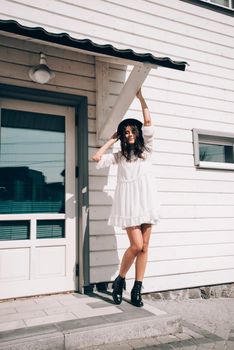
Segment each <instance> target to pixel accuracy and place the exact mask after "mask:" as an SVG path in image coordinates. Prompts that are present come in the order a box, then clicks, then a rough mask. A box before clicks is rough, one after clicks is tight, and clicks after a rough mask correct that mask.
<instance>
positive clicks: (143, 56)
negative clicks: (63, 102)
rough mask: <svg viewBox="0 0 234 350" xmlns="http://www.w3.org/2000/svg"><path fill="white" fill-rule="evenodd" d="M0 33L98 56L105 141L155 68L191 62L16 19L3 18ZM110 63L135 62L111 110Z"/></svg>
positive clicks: (101, 134)
mask: <svg viewBox="0 0 234 350" xmlns="http://www.w3.org/2000/svg"><path fill="white" fill-rule="evenodd" d="M0 34H2V35H6V36H14V37H19V38H21V39H25V40H27V39H30V40H31V41H34V42H40V43H42V42H43V43H48V45H53V46H60V47H61V46H62V47H63V48H67V49H70V50H75V51H79V52H82V53H84V54H90V55H95V56H96V79H97V140H98V143H99V144H102V142H103V141H104V140H105V139H106V138H107V137H108V136H109V134H108V130H110V129H112V130H114V128H116V125H117V124H118V123H119V121H120V120H121V118H122V116H123V115H124V114H125V113H126V111H127V109H128V107H129V106H130V104H131V103H132V101H133V99H134V97H135V94H136V92H137V91H138V89H139V88H140V87H141V86H142V84H143V82H144V80H145V79H146V77H147V75H148V74H149V72H150V69H151V68H157V67H158V66H159V67H165V68H171V69H176V70H181V71H184V70H185V68H186V64H187V63H186V62H184V61H174V60H172V59H171V58H169V57H156V56H154V55H152V54H151V53H137V52H135V51H133V50H132V49H118V48H116V47H114V46H113V45H111V44H105V45H101V44H97V43H94V42H93V41H92V40H90V39H77V38H74V37H71V36H70V35H69V33H59V34H58V33H51V32H48V31H47V30H45V29H44V28H42V27H28V26H25V25H22V24H20V23H18V22H17V21H14V20H0ZM110 63H115V64H121V65H124V64H126V65H132V66H133V69H132V72H131V74H130V75H129V77H128V79H127V81H126V82H125V84H124V86H123V88H122V90H121V92H120V94H119V96H118V98H117V100H116V102H115V104H114V106H113V108H112V109H111V110H109V109H108V107H107V105H108V102H107V101H108V95H109V89H108V85H109V84H108V81H107V80H108V70H109V64H110Z"/></svg>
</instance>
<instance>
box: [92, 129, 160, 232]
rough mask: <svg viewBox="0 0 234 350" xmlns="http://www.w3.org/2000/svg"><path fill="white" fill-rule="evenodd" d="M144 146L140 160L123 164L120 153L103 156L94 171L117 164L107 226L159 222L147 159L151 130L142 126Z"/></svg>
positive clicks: (123, 226) (152, 134)
mask: <svg viewBox="0 0 234 350" xmlns="http://www.w3.org/2000/svg"><path fill="white" fill-rule="evenodd" d="M142 133H143V137H144V141H145V146H146V147H147V150H148V151H144V153H143V156H144V159H141V158H135V159H134V160H132V161H127V160H126V158H125V157H124V156H122V154H121V151H119V152H117V153H109V154H104V155H103V156H102V157H101V160H100V161H99V162H98V163H97V165H96V168H97V169H101V168H105V167H109V166H110V165H112V164H117V165H118V173H117V186H116V189H115V194H114V199H113V205H112V210H111V215H110V218H109V221H108V225H111V226H119V227H122V228H126V227H132V226H138V225H141V224H144V223H145V224H146V223H148V224H156V223H157V220H158V219H159V198H158V193H157V188H156V181H155V179H154V175H153V170H152V162H151V156H152V151H153V138H154V127H153V126H143V127H142Z"/></svg>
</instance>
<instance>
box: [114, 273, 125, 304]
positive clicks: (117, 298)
mask: <svg viewBox="0 0 234 350" xmlns="http://www.w3.org/2000/svg"><path fill="white" fill-rule="evenodd" d="M112 288H113V292H112V298H113V300H114V302H115V304H121V302H122V294H123V289H126V282H125V278H122V277H121V276H118V277H116V279H115V280H114V283H113V285H112Z"/></svg>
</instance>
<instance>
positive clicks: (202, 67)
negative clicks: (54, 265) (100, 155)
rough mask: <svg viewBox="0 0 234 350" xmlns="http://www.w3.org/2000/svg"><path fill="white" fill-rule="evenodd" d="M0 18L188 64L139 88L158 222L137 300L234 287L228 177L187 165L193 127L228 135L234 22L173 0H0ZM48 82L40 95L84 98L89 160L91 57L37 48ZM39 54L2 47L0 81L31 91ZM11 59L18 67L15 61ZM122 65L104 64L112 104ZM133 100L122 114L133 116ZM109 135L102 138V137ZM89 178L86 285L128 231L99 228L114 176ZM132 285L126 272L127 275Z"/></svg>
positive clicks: (113, 268)
mask: <svg viewBox="0 0 234 350" xmlns="http://www.w3.org/2000/svg"><path fill="white" fill-rule="evenodd" d="M0 17H1V18H3V19H4V18H5V19H9V18H11V19H16V20H18V21H19V22H20V23H22V24H25V25H29V26H35V25H40V26H43V27H44V28H45V29H47V30H48V31H51V32H56V33H60V32H68V33H69V34H70V35H71V36H74V37H77V38H90V39H92V40H93V41H94V42H97V43H101V44H107V43H111V44H113V45H114V46H116V47H118V48H132V49H134V50H135V51H137V52H151V53H152V54H155V55H156V56H169V57H171V58H172V59H175V60H186V61H188V63H189V67H188V68H187V70H186V71H185V72H181V71H176V70H171V69H164V68H158V69H157V70H154V69H153V70H151V73H150V75H149V76H148V78H147V79H146V81H145V83H144V87H143V92H144V95H145V97H146V99H147V103H148V105H149V108H150V110H151V114H152V117H153V122H154V125H155V128H156V136H155V143H154V169H155V177H156V178H157V181H158V190H159V195H160V200H161V204H162V205H161V220H160V222H159V223H158V225H156V226H154V228H153V235H152V239H151V246H150V254H149V264H148V266H147V270H146V277H145V281H144V292H149V291H157V290H166V289H176V288H185V287H193V286H198V285H206V284H217V283H225V282H233V277H232V276H233V273H234V229H233V227H234V214H233V213H234V173H233V171H224V170H214V171H212V170H211V169H209V170H197V169H195V167H194V158H193V144H192V129H193V128H198V129H207V130H213V131H222V132H234V119H233V112H234V102H233V93H234V87H233V80H234V69H233V68H234V41H233V36H234V27H233V18H232V17H229V16H226V15H224V14H221V13H216V12H214V11H210V10H208V9H205V8H201V7H198V6H195V5H192V4H189V3H185V2H183V1H179V0H174V1H169V2H165V0H155V1H148V0H129V1H127V2H126V1H125V0H108V1H105V0H92V1H86V0H66V1H62V2H61V1H57V0H50V1H48V0H41V1H40V2H38V3H36V2H35V1H33V0H24V1H17V2H15V1H11V0H2V2H1V8H0ZM42 51H43V52H45V53H46V54H47V55H48V64H49V66H50V67H51V68H52V69H53V70H55V71H56V78H55V79H54V80H53V81H51V83H49V84H48V85H46V89H51V90H55V89H56V91H64V92H71V93H77V94H81V95H82V94H84V95H86V96H88V102H89V156H90V157H91V156H92V154H93V153H94V152H95V151H96V149H97V144H96V134H95V132H96V122H95V115H96V108H95V104H96V100H95V67H94V59H93V57H91V56H85V55H79V54H77V53H75V52H71V51H66V50H60V49H56V48H52V47H48V46H45V47H43V50H42ZM37 53H38V46H37V45H36V44H32V43H25V45H24V46H22V45H21V44H20V41H18V40H14V39H12V40H9V39H6V38H3V40H1V51H0V79H1V82H7V83H11V84H14V83H15V84H17V85H23V86H31V87H35V84H33V83H32V82H30V81H29V79H28V78H27V71H28V68H29V66H31V65H33V64H36V63H37V62H38V54H37ZM16 57H17V59H16ZM129 74H130V67H125V66H116V65H111V66H110V93H111V95H110V106H112V105H113V104H114V102H115V101H116V98H117V96H118V94H119V92H120V91H121V88H122V85H123V82H124V81H125V80H126V78H127V77H128V75H129ZM140 115H141V111H140V108H139V103H138V101H136V100H135V101H133V103H132V105H131V106H130V108H129V111H128V113H127V116H136V117H139V116H140ZM112 132H113V130H110V134H111V133H112ZM89 174H90V178H89V180H90V235H91V236H90V265H91V266H90V277H91V282H92V283H95V282H103V281H110V280H113V278H114V276H115V275H116V274H117V271H118V268H119V263H120V260H121V257H122V255H123V252H124V250H125V249H126V247H127V246H128V240H127V237H126V233H125V232H123V231H122V230H121V229H115V230H114V229H113V228H112V227H109V226H107V219H108V216H109V213H110V208H111V203H112V198H113V194H114V188H115V185H116V168H115V167H111V168H110V169H103V170H100V171H97V170H96V169H95V166H94V164H93V162H91V161H90V162H89ZM128 277H129V282H128V288H130V287H131V284H132V281H133V278H134V270H133V268H132V269H131V270H130V272H129V275H128Z"/></svg>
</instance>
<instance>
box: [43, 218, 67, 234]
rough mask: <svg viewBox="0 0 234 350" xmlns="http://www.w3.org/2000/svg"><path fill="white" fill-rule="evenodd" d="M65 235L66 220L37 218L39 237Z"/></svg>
mask: <svg viewBox="0 0 234 350" xmlns="http://www.w3.org/2000/svg"><path fill="white" fill-rule="evenodd" d="M63 237H65V221H64V220H37V238H63Z"/></svg>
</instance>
